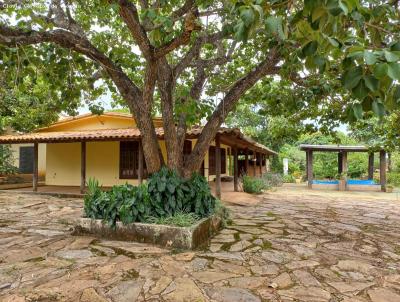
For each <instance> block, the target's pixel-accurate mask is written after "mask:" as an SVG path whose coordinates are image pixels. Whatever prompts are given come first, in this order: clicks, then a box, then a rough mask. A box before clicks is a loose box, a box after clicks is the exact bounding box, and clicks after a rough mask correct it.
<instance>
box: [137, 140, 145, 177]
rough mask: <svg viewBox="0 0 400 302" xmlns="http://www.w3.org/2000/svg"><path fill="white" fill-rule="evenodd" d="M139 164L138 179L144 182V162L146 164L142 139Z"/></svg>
mask: <svg viewBox="0 0 400 302" xmlns="http://www.w3.org/2000/svg"><path fill="white" fill-rule="evenodd" d="M138 156H139V159H138V161H139V166H138V181H139V183H140V184H141V183H143V164H144V156H143V146H142V141H139V154H138Z"/></svg>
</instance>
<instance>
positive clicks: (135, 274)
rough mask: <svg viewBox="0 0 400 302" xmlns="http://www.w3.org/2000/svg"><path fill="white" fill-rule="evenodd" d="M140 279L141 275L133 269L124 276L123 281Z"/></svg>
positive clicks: (124, 273)
mask: <svg viewBox="0 0 400 302" xmlns="http://www.w3.org/2000/svg"><path fill="white" fill-rule="evenodd" d="M138 277H139V273H138V272H137V271H136V270H134V269H131V270H129V271H125V272H123V274H122V280H123V281H127V280H134V279H137V278H138Z"/></svg>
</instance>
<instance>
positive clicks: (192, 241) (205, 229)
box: [74, 216, 222, 250]
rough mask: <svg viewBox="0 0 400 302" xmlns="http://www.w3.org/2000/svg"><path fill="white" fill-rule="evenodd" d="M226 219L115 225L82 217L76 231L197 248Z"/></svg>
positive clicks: (104, 236) (110, 237) (187, 248)
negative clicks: (186, 223) (181, 224)
mask: <svg viewBox="0 0 400 302" xmlns="http://www.w3.org/2000/svg"><path fill="white" fill-rule="evenodd" d="M221 226H222V220H221V218H219V217H217V216H211V217H208V218H204V219H202V220H200V221H199V222H198V223H196V224H194V225H192V226H190V227H176V226H169V225H160V224H149V223H131V224H126V225H124V224H122V222H117V225H116V227H115V228H112V227H110V226H109V225H107V223H104V222H103V221H102V220H99V219H97V220H96V219H90V218H81V219H80V220H79V223H78V225H77V226H76V227H75V232H74V233H75V234H77V235H81V234H87V233H89V234H92V235H95V236H96V237H100V238H108V239H114V240H124V241H136V242H143V243H151V244H155V245H159V246H162V247H168V248H177V249H185V250H189V249H197V248H200V247H202V246H204V245H205V244H207V242H208V241H209V239H210V238H211V237H212V236H213V235H214V234H215V233H216V232H217V231H218V230H219V229H220V228H221Z"/></svg>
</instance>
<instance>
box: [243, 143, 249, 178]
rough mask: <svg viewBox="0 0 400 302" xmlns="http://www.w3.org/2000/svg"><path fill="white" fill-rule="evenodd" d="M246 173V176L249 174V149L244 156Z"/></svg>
mask: <svg viewBox="0 0 400 302" xmlns="http://www.w3.org/2000/svg"><path fill="white" fill-rule="evenodd" d="M244 171H245V174H246V175H248V174H249V149H246V151H245V155H244Z"/></svg>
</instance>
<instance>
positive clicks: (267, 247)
mask: <svg viewBox="0 0 400 302" xmlns="http://www.w3.org/2000/svg"><path fill="white" fill-rule="evenodd" d="M262 249H263V250H270V249H272V243H271V242H270V241H268V240H264V241H263V245H262Z"/></svg>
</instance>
